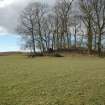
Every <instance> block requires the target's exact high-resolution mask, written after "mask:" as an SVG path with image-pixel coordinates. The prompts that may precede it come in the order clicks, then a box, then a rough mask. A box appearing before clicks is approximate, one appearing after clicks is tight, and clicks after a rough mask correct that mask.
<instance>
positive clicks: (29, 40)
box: [17, 3, 36, 55]
mask: <svg viewBox="0 0 105 105" xmlns="http://www.w3.org/2000/svg"><path fill="white" fill-rule="evenodd" d="M34 8H35V7H34V4H33V3H32V4H29V5H28V6H27V7H26V8H25V9H24V11H23V12H22V14H21V16H20V23H19V25H18V27H17V31H18V32H19V33H20V34H21V35H22V36H23V38H24V39H25V41H26V45H25V46H26V47H30V48H32V51H33V55H35V53H36V50H35V48H36V47H35V35H36V33H35V31H34V27H35V26H34V25H35V21H34V20H35V16H34Z"/></svg>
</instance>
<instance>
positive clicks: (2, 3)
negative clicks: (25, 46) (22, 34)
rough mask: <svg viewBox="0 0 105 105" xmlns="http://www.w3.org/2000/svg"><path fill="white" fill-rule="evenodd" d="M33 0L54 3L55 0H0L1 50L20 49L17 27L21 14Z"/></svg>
mask: <svg viewBox="0 0 105 105" xmlns="http://www.w3.org/2000/svg"><path fill="white" fill-rule="evenodd" d="M31 1H41V2H46V3H47V2H49V3H53V2H54V0H52V2H51V0H0V52H4V51H19V50H21V49H20V47H21V46H20V44H19V41H20V38H19V36H17V35H16V33H15V29H16V26H17V23H18V19H19V14H20V13H21V12H22V10H23V9H24V8H25V7H26V6H27V4H28V3H29V2H31Z"/></svg>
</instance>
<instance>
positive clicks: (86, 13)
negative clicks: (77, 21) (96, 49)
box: [80, 0, 93, 54]
mask: <svg viewBox="0 0 105 105" xmlns="http://www.w3.org/2000/svg"><path fill="white" fill-rule="evenodd" d="M80 10H81V12H82V21H83V23H84V24H85V26H86V29H87V35H88V51H89V54H91V51H92V41H93V30H92V26H93V20H92V14H93V8H92V4H91V0H80Z"/></svg>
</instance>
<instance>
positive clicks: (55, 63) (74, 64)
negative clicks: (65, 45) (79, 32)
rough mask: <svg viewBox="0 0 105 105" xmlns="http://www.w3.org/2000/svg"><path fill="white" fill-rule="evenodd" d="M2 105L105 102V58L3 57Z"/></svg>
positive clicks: (0, 60)
mask: <svg viewBox="0 0 105 105" xmlns="http://www.w3.org/2000/svg"><path fill="white" fill-rule="evenodd" d="M0 105H105V59H102V58H98V57H88V56H69V57H63V58H53V57H42V58H34V59H31V58H27V57H24V56H20V55H17V56H2V57H0Z"/></svg>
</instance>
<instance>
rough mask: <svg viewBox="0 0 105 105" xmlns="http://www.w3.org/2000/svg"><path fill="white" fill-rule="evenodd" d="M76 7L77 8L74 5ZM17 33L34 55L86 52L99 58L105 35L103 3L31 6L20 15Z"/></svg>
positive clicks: (81, 0) (68, 0)
mask: <svg viewBox="0 0 105 105" xmlns="http://www.w3.org/2000/svg"><path fill="white" fill-rule="evenodd" d="M76 3H77V5H76ZM17 31H18V32H19V33H20V34H21V35H22V38H23V39H24V40H25V48H27V49H30V50H32V52H33V54H34V55H35V54H36V48H38V49H40V51H41V52H42V53H44V52H47V51H49V49H52V50H61V49H71V48H75V49H76V48H78V47H79V48H82V47H84V48H88V52H89V54H91V53H92V50H95V51H97V52H98V54H99V56H100V55H101V52H102V48H103V45H104V43H103V39H104V34H105V0H78V1H77V0H58V1H56V3H55V4H54V5H48V4H44V3H41V2H32V3H30V4H29V5H28V6H27V7H26V8H25V9H24V11H23V12H22V13H21V16H20V22H19V25H18V27H17Z"/></svg>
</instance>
